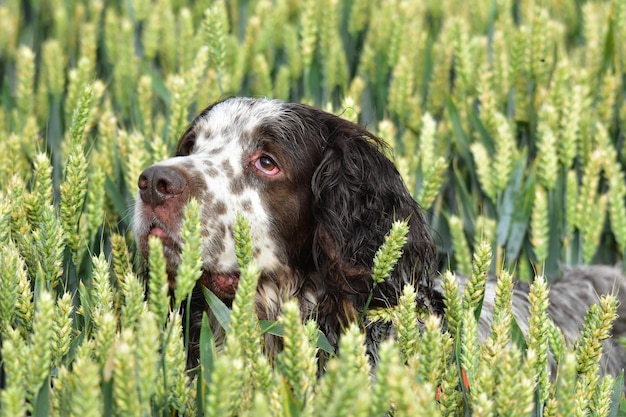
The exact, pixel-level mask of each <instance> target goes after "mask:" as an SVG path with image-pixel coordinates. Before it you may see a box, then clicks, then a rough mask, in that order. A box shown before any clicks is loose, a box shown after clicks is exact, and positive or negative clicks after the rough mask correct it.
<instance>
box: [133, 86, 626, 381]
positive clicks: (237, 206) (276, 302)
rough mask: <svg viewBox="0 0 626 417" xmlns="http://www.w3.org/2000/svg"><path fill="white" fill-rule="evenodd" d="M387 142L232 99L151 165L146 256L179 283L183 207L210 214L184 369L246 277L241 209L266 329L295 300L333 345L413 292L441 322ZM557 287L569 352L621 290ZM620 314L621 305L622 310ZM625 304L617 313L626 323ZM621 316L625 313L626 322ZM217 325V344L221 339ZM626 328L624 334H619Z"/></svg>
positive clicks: (617, 278) (486, 309) (572, 280)
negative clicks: (389, 254) (395, 233)
mask: <svg viewBox="0 0 626 417" xmlns="http://www.w3.org/2000/svg"><path fill="white" fill-rule="evenodd" d="M387 152H388V149H387V147H386V145H385V143H384V142H383V141H382V140H381V139H379V138H378V137H376V136H375V135H374V134H372V133H371V132H369V131H368V130H366V129H365V128H363V127H361V126H359V125H357V124H355V123H352V122H349V121H347V120H344V119H342V118H340V117H338V116H335V115H333V114H330V113H327V112H324V111H321V110H319V109H316V108H314V107H310V106H307V105H303V104H296V103H286V102H282V101H278V100H269V99H253V98H239V97H234V98H229V99H226V100H223V101H220V102H218V103H215V104H213V105H212V106H210V107H208V108H206V109H205V110H204V111H202V112H201V113H200V114H199V115H198V116H197V117H196V118H195V119H194V120H193V121H192V122H191V124H190V125H189V127H188V128H187V130H186V131H185V132H184V133H183V135H182V137H181V139H180V141H179V144H178V147H177V150H176V155H175V156H174V157H172V158H169V159H166V160H164V161H161V162H158V163H156V164H154V165H152V166H151V167H149V168H147V169H146V170H145V171H143V173H142V174H141V175H140V177H139V180H138V186H139V190H138V194H137V198H136V203H135V208H134V219H133V229H134V233H135V237H136V242H137V245H138V249H139V251H140V252H141V253H142V254H143V255H144V256H147V253H148V239H149V237H150V236H157V237H159V238H161V240H162V242H163V246H164V253H165V257H166V261H167V273H168V279H169V282H170V285H171V287H172V288H173V287H175V285H176V268H177V265H178V263H179V260H180V247H181V237H180V227H181V220H182V217H183V208H184V207H185V204H186V203H187V201H188V200H189V199H190V198H191V197H194V198H196V199H197V200H198V201H199V203H200V206H201V216H202V228H203V229H202V236H203V245H202V260H203V267H202V276H201V278H200V279H199V281H198V283H197V287H196V289H195V290H194V294H193V297H192V308H191V310H192V313H191V314H192V317H191V323H192V324H191V331H190V346H191V347H190V351H189V354H188V357H189V361H190V362H189V366H191V367H192V366H194V365H195V364H197V361H198V349H197V344H198V341H199V329H200V322H201V317H202V314H203V312H204V311H207V312H208V313H209V316H211V314H210V312H209V311H208V307H207V305H206V303H205V301H204V297H203V296H202V291H201V288H202V287H203V286H204V287H206V288H208V289H209V290H211V291H212V292H213V293H214V294H215V295H217V296H218V297H219V298H220V299H221V300H222V301H224V302H225V303H226V304H227V305H228V304H230V303H232V300H233V298H234V296H235V291H236V289H237V284H238V281H239V272H238V268H237V261H236V256H235V244H234V240H233V237H232V232H233V224H234V222H235V219H236V217H237V213H242V214H243V215H244V216H245V217H246V218H247V219H248V221H249V223H250V229H251V235H252V244H253V247H254V261H255V263H256V265H257V266H258V268H259V269H260V271H261V275H260V278H259V283H258V286H257V293H256V298H255V303H256V310H257V314H258V316H259V319H262V320H276V319H277V318H278V316H279V314H280V311H281V304H282V302H283V300H286V299H288V298H290V297H295V298H296V299H297V300H298V301H299V305H300V309H301V316H302V317H303V319H306V318H309V317H312V318H315V319H316V320H317V322H318V325H319V327H320V330H321V331H322V332H323V333H324V334H325V335H326V337H327V339H328V340H329V342H330V344H331V345H333V346H337V342H338V337H339V335H340V334H341V331H342V329H343V328H344V327H345V326H346V325H347V324H348V323H350V322H353V321H355V320H358V318H359V317H360V315H361V313H363V310H364V309H365V308H366V306H367V307H369V308H377V307H389V306H394V305H396V304H397V302H398V298H399V296H400V294H401V293H402V288H403V287H404V286H405V285H413V286H414V287H415V288H416V292H417V294H418V296H417V301H416V303H417V307H419V308H422V309H427V310H430V311H433V312H435V313H437V314H443V299H442V295H441V292H440V290H439V287H438V278H437V275H436V271H435V269H436V267H437V254H436V248H435V244H434V241H433V239H432V237H431V233H430V231H429V227H428V225H427V222H426V221H425V219H424V217H423V215H422V210H421V208H420V207H419V205H418V204H417V203H416V201H415V200H414V199H413V198H412V196H411V194H410V193H409V191H408V190H407V188H406V186H405V185H404V183H403V181H402V179H401V176H400V174H399V173H398V171H397V169H396V167H395V166H394V164H393V163H392V162H391V160H390V159H389V158H388V157H387V156H386V153H387ZM403 219H406V220H407V221H408V225H409V233H408V235H407V242H406V244H405V246H404V247H403V256H402V257H401V258H400V259H399V261H398V262H397V264H396V266H395V268H394V270H393V272H392V274H391V276H390V277H389V278H388V279H387V280H385V281H384V282H383V283H381V284H378V285H374V282H373V280H372V278H371V274H372V260H373V258H374V254H375V253H376V251H377V249H378V248H379V246H380V245H381V244H382V243H383V240H384V236H385V235H386V233H388V231H389V230H390V229H391V226H392V224H393V222H394V221H395V220H403ZM564 275H565V276H564V278H563V279H562V280H561V281H559V282H557V283H556V284H554V285H553V286H552V288H551V293H550V299H551V303H552V304H551V306H550V308H549V314H550V315H551V317H552V319H553V320H554V322H555V323H556V325H557V326H558V327H560V329H561V330H562V332H563V334H564V336H565V339H566V340H567V341H569V342H571V341H573V340H575V339H576V338H577V336H578V333H579V329H580V326H581V324H582V321H583V318H584V314H585V312H586V310H587V309H588V308H589V306H590V305H591V304H592V303H594V302H596V301H597V300H598V295H599V294H606V293H611V292H614V291H615V289H616V287H617V289H618V294H619V295H620V296H623V295H624V294H625V292H624V289H623V288H622V286H623V285H624V279H623V277H622V274H621V272H620V271H619V270H618V268H612V267H589V266H585V267H579V268H571V269H567V270H566V271H565V274H564ZM521 285H522V284H521V283H520V284H519V285H518V287H517V289H516V290H515V292H514V295H513V297H514V312H515V316H516V320H517V321H518V323H519V325H520V328H521V329H522V330H524V329H525V328H527V324H526V323H527V321H526V319H527V315H528V300H527V298H526V294H527V289H523V288H522V289H520V288H521V287H520V286H521ZM494 288H495V283H494V282H493V281H492V280H490V281H489V282H488V284H487V289H486V296H485V301H484V305H483V309H482V316H483V317H482V318H481V320H480V323H479V332H480V333H481V335H482V337H483V338H484V337H486V336H487V334H488V331H489V322H490V320H491V317H490V315H491V314H492V313H493V295H494ZM622 306H624V304H622ZM623 309H624V307H621V309H620V313H626V312H625V311H623ZM624 317H626V315H625V316H624ZM213 321H214V323H212V327H213V330H214V333H215V337H216V343H217V344H218V345H219V344H220V343H221V340H222V339H223V336H224V335H223V332H222V331H221V330H220V328H219V325H217V322H215V319H213ZM381 326H382V327H376V324H372V326H368V329H367V336H366V338H367V349H368V352H369V353H370V355H372V356H373V357H374V362H375V356H376V347H377V345H378V343H379V341H380V340H382V339H384V338H386V337H387V336H388V335H389V334H391V333H393V330H392V329H389V328H388V326H387V327H385V325H381ZM625 326H626V324H625V323H623V322H622V321H621V320H620V321H619V322H618V323H617V324H616V326H615V331H616V335H617V332H618V331H619V332H622V331H624V330H626V329H625ZM625 358H626V356H625V355H624V353H623V350H622V349H621V347H620V346H619V344H618V343H617V342H616V341H615V340H613V339H609V340H607V341H605V355H604V363H603V368H604V369H605V370H606V371H607V372H610V373H613V374H617V373H618V372H619V371H620V370H621V369H622V368H623V367H624V363H626V360H625Z"/></svg>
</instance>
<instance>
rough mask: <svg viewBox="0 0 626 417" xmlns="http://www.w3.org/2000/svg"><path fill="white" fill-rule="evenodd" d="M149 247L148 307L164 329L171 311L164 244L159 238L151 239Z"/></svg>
mask: <svg viewBox="0 0 626 417" xmlns="http://www.w3.org/2000/svg"><path fill="white" fill-rule="evenodd" d="M148 245H149V251H148V252H149V258H150V259H149V265H150V273H149V279H148V306H149V308H150V311H152V312H153V313H154V315H155V319H156V321H157V323H158V324H159V327H162V326H163V325H164V324H165V321H166V320H167V316H168V313H169V311H170V297H169V288H170V287H169V284H168V276H167V271H166V262H165V256H164V255H163V243H162V242H161V239H159V238H157V237H151V238H150V240H149V241H148Z"/></svg>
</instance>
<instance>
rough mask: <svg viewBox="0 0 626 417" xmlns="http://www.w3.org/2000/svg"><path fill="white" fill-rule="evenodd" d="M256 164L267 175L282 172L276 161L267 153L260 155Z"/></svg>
mask: <svg viewBox="0 0 626 417" xmlns="http://www.w3.org/2000/svg"><path fill="white" fill-rule="evenodd" d="M254 166H255V167H256V168H257V169H258V170H259V171H261V172H262V173H264V174H266V175H276V174H278V173H279V172H280V169H279V168H278V165H277V164H276V162H274V160H273V159H272V158H270V157H269V156H267V155H262V156H260V157H259V159H257V160H256V162H255V163H254Z"/></svg>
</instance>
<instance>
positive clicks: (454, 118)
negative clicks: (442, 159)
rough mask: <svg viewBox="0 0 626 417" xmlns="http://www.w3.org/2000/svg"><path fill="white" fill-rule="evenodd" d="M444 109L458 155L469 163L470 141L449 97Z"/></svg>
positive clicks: (470, 156)
mask: <svg viewBox="0 0 626 417" xmlns="http://www.w3.org/2000/svg"><path fill="white" fill-rule="evenodd" d="M446 108H447V109H448V115H449V117H450V122H451V123H452V127H453V128H454V133H455V135H454V137H455V138H456V139H457V140H456V141H455V143H456V145H457V149H458V151H459V154H460V156H461V158H463V159H464V160H465V161H466V162H468V163H469V162H470V161H471V160H472V154H471V152H470V139H469V138H468V136H467V134H466V133H465V131H464V130H463V125H462V123H461V119H460V117H459V113H458V112H457V111H456V107H455V105H454V103H453V102H452V100H451V99H450V98H449V97H448V98H447V100H446Z"/></svg>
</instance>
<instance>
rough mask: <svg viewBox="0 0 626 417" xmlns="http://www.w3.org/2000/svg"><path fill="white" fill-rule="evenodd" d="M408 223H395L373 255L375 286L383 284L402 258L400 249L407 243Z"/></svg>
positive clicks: (404, 221)
mask: <svg viewBox="0 0 626 417" xmlns="http://www.w3.org/2000/svg"><path fill="white" fill-rule="evenodd" d="M408 233H409V225H408V221H406V220H403V221H395V222H394V223H393V225H392V226H391V230H390V231H389V233H387V235H386V236H385V241H384V242H383V244H382V245H381V246H380V248H378V250H377V251H376V254H375V255H374V261H373V267H372V279H373V280H374V282H375V283H376V284H380V283H382V282H384V281H385V280H386V279H387V278H388V277H389V276H390V274H391V272H392V271H393V268H394V267H395V265H396V263H397V262H398V260H399V259H400V257H401V256H402V247H403V246H404V245H405V244H406V242H407V235H408Z"/></svg>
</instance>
